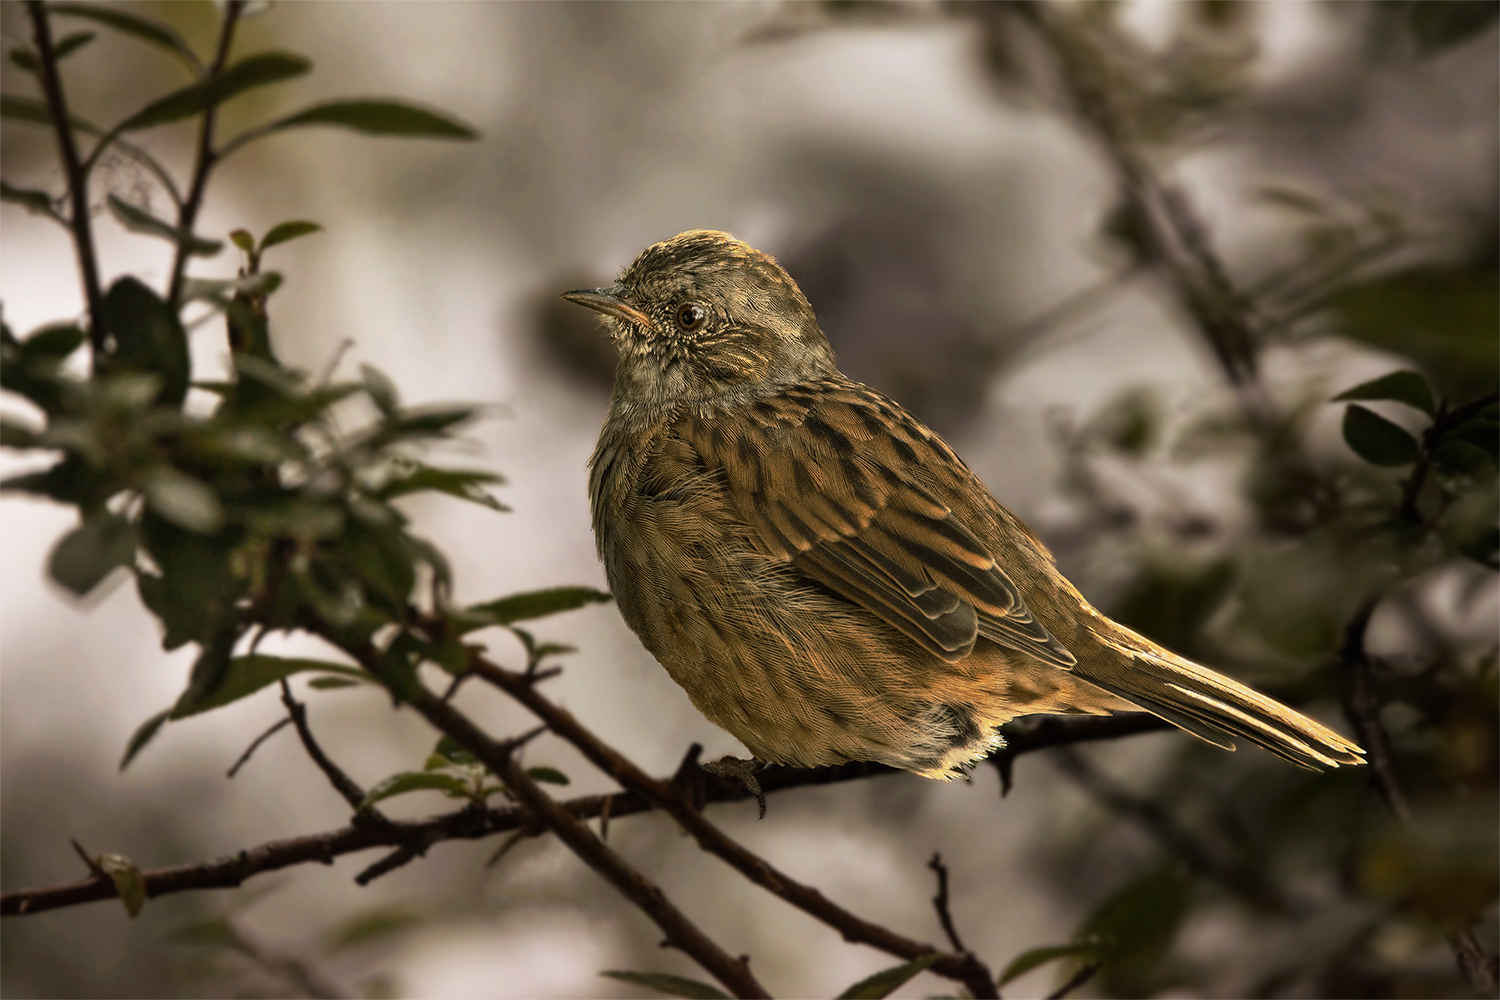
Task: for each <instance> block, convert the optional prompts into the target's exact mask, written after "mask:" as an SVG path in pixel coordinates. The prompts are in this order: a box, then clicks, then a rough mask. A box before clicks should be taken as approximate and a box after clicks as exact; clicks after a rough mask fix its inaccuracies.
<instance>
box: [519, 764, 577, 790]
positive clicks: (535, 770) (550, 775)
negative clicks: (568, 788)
mask: <svg viewBox="0 0 1500 1000" xmlns="http://www.w3.org/2000/svg"><path fill="white" fill-rule="evenodd" d="M526 776H527V777H528V778H530V779H531V780H532V781H540V782H541V783H542V784H544V785H568V784H572V782H570V781H569V780H568V776H567V775H566V774H563V773H562V772H561V771H559V770H558V769H557V768H555V767H546V766H542V767H528V768H527V769H526Z"/></svg>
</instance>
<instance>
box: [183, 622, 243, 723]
mask: <svg viewBox="0 0 1500 1000" xmlns="http://www.w3.org/2000/svg"><path fill="white" fill-rule="evenodd" d="M215 628H216V631H215V633H214V634H213V636H212V637H211V638H210V639H209V640H208V641H207V642H205V643H202V645H201V649H200V650H199V652H198V658H197V659H195V660H194V661H193V669H192V672H191V673H190V674H189V675H188V685H187V689H186V690H185V691H183V692H182V694H181V695H180V696H179V697H178V699H177V704H175V705H173V706H172V718H174V719H181V718H185V717H187V716H189V715H195V714H197V713H198V712H199V711H201V710H202V708H201V706H203V705H205V704H207V703H209V701H210V699H212V698H214V697H215V696H216V695H218V694H219V692H220V691H222V690H223V688H224V682H225V681H227V680H228V679H229V675H230V674H231V673H232V672H233V669H232V668H233V665H234V660H233V659H232V657H233V655H234V644H235V641H236V640H237V639H238V638H239V630H238V629H237V628H236V627H235V625H234V623H233V622H227V623H226V622H222V621H220V622H217V623H215Z"/></svg>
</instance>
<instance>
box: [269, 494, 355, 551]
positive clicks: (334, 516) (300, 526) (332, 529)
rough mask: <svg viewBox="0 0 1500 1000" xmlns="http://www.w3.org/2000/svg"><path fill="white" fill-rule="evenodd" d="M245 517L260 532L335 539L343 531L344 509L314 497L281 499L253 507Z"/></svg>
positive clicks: (284, 536)
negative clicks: (312, 498) (316, 499)
mask: <svg viewBox="0 0 1500 1000" xmlns="http://www.w3.org/2000/svg"><path fill="white" fill-rule="evenodd" d="M246 520H247V523H248V524H249V526H250V528H251V530H253V531H256V532H258V533H260V534H263V535H273V536H276V537H281V538H297V539H302V540H304V541H317V540H318V539H322V538H333V537H336V536H337V535H339V534H340V533H342V532H343V530H344V512H343V511H342V510H340V509H339V508H338V507H336V506H334V505H333V504H331V503H320V502H318V501H315V500H301V499H296V500H278V501H276V502H275V503H273V504H269V505H267V506H264V507H256V508H252V509H251V510H250V511H248V514H247V518H246Z"/></svg>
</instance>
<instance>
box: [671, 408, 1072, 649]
mask: <svg viewBox="0 0 1500 1000" xmlns="http://www.w3.org/2000/svg"><path fill="white" fill-rule="evenodd" d="M677 430H678V433H679V434H680V435H681V436H682V438H683V439H684V440H685V441H686V442H687V443H688V444H690V445H691V446H692V448H693V449H694V451H696V452H697V453H698V456H699V458H700V460H701V461H702V462H703V463H704V465H705V466H706V467H707V468H709V469H710V470H713V471H714V472H716V473H718V474H720V475H722V476H723V478H724V482H725V483H726V485H727V488H728V496H729V502H730V504H731V506H732V507H733V509H734V511H735V513H737V514H738V515H739V516H740V517H742V518H743V519H744V520H745V521H746V522H747V523H748V524H749V525H750V526H751V527H752V529H753V530H754V531H755V533H756V535H757V537H758V540H759V542H760V545H761V547H762V548H763V550H764V551H765V552H766V553H767V554H768V555H770V556H772V557H773V558H777V559H784V560H787V561H788V562H790V563H791V564H792V565H793V566H795V567H796V568H797V569H799V570H801V571H802V572H803V573H805V574H806V575H807V576H809V577H811V578H812V579H813V580H816V581H817V582H818V583H821V584H822V585H824V586H825V587H828V588H829V589H830V590H832V591H834V592H835V593H837V594H839V595H840V596H841V597H843V598H845V599H846V600H849V601H852V602H854V603H855V604H858V605H860V606H862V607H864V608H866V609H868V610H869V611H871V612H873V613H874V614H876V615H878V616H879V617H880V618H882V619H884V620H885V621H886V622H888V623H889V624H891V625H892V626H894V627H895V628H897V629H900V630H901V631H902V632H904V633H905V634H906V635H908V636H910V637H911V638H912V639H914V640H916V641H917V642H918V643H920V644H921V645H922V646H923V647H924V648H926V649H927V650H928V651H930V652H931V653H933V654H934V655H936V656H939V657H941V658H942V659H944V660H947V661H949V662H956V661H958V660H961V659H963V658H964V657H965V656H967V655H968V654H969V653H970V652H971V651H972V650H973V648H974V643H975V641H976V639H977V638H978V637H979V636H984V637H985V638H987V639H990V640H992V641H994V642H997V643H999V644H1000V645H1002V646H1006V647H1009V648H1011V649H1015V650H1019V651H1021V652H1024V653H1027V654H1029V655H1031V656H1034V657H1037V658H1038V659H1040V660H1043V661H1045V662H1047V663H1051V664H1054V665H1056V666H1059V667H1064V668H1066V667H1070V666H1072V665H1073V664H1074V663H1075V662H1076V661H1075V660H1074V658H1073V656H1072V654H1071V653H1069V652H1068V651H1067V650H1066V649H1065V648H1063V646H1062V645H1061V644H1060V643H1059V642H1058V641H1057V640H1056V639H1055V638H1053V637H1052V635H1051V633H1049V632H1048V631H1047V629H1046V628H1045V627H1044V626H1043V625H1042V624H1041V622H1039V621H1037V620H1036V618H1035V617H1033V615H1032V614H1031V612H1030V610H1028V609H1027V607H1026V603H1025V601H1023V600H1022V598H1021V593H1020V591H1019V590H1017V589H1016V585H1015V584H1014V583H1013V582H1012V581H1011V579H1010V578H1009V577H1008V576H1006V575H1005V571H1004V570H1003V569H1002V568H1001V567H1000V565H999V563H998V562H997V559H996V556H997V553H992V552H990V551H987V547H986V546H985V544H984V543H983V542H981V541H980V539H979V538H978V537H977V536H976V535H975V534H974V532H973V531H972V530H970V528H969V527H967V526H966V525H965V524H964V523H963V522H962V521H961V520H960V519H959V518H958V517H957V516H956V515H955V514H954V512H953V510H952V509H951V508H950V507H949V506H948V505H946V504H944V503H943V502H942V501H941V500H940V499H939V497H940V496H941V495H942V494H943V493H944V492H946V490H945V488H944V483H945V482H947V483H948V484H949V486H948V488H949V489H952V488H958V487H962V486H964V485H965V484H967V483H972V487H971V488H976V489H982V488H983V487H982V486H980V485H979V484H978V482H977V481H976V480H974V479H973V474H972V473H970V472H969V470H968V468H967V467H966V466H965V465H964V464H963V462H962V461H961V460H960V459H959V458H958V456H957V455H955V454H954V453H953V452H952V450H951V449H949V448H948V446H947V445H945V444H944V443H943V442H942V440H941V439H939V438H938V437H937V436H936V435H935V434H933V433H932V432H931V431H930V430H928V429H927V428H926V427H924V426H922V424H920V423H919V422H917V420H915V419H914V418H913V417H911V416H910V415H909V414H907V413H906V411H904V410H902V409H901V408H900V407H899V406H897V405H896V404H895V403H893V402H891V401H890V400H888V399H886V398H885V397H883V396H881V395H879V394H878V393H876V392H874V391H873V390H871V389H868V388H866V387H864V386H860V385H857V384H855V383H850V382H844V381H828V382H825V383H817V384H813V385H807V386H796V387H792V388H791V389H788V390H787V391H785V392H783V393H781V394H779V395H776V396H773V397H769V398H766V399H761V400H757V401H755V402H753V403H749V404H747V405H746V406H745V407H743V408H741V409H737V410H736V411H735V412H734V414H733V417H732V418H728V417H726V416H723V415H717V414H715V415H686V416H684V417H683V418H682V419H681V420H680V422H679V424H678V428H677Z"/></svg>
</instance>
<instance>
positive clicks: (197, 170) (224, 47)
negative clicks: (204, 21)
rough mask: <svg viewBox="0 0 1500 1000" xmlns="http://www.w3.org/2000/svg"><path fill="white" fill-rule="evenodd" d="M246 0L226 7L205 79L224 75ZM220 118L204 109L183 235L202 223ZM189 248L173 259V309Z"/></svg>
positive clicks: (181, 215)
mask: <svg viewBox="0 0 1500 1000" xmlns="http://www.w3.org/2000/svg"><path fill="white" fill-rule="evenodd" d="M244 9H245V0H229V2H228V3H227V4H225V6H224V20H223V23H222V24H221V25H220V27H219V41H218V45H217V46H216V47H215V49H214V60H213V62H212V63H210V64H209V67H208V72H207V73H206V74H205V75H204V79H205V80H212V79H213V78H214V77H216V76H218V75H219V74H220V73H222V72H224V64H225V63H227V62H228V61H229V47H230V43H231V42H233V40H234V29H235V26H236V25H237V24H238V23H239V19H240V14H241V13H243V12H244ZM216 117H217V109H216V108H215V107H214V106H212V105H210V106H209V107H208V108H206V109H204V112H203V121H202V123H201V124H200V125H199V127H198V147H197V152H196V153H195V154H194V158H193V176H192V181H191V183H190V184H189V186H188V193H187V197H186V198H185V199H184V200H183V202H182V207H181V208H180V209H179V210H178V212H177V228H178V230H180V231H181V232H184V233H191V232H193V227H194V226H195V225H197V223H198V211H199V209H201V208H202V207H203V194H204V192H205V191H206V190H207V188H208V175H209V174H210V173H211V172H212V171H213V168H214V164H215V163H216V162H217V161H218V154H217V152H215V150H214V146H213V137H214V120H215V118H216ZM187 261H188V245H187V241H183V242H181V243H179V244H178V245H177V250H176V252H175V253H174V254H173V257H172V280H171V283H170V284H169V285H168V286H167V302H168V303H170V304H171V305H172V306H173V307H176V306H179V305H181V299H182V286H183V280H184V279H185V277H186V274H187Z"/></svg>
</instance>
